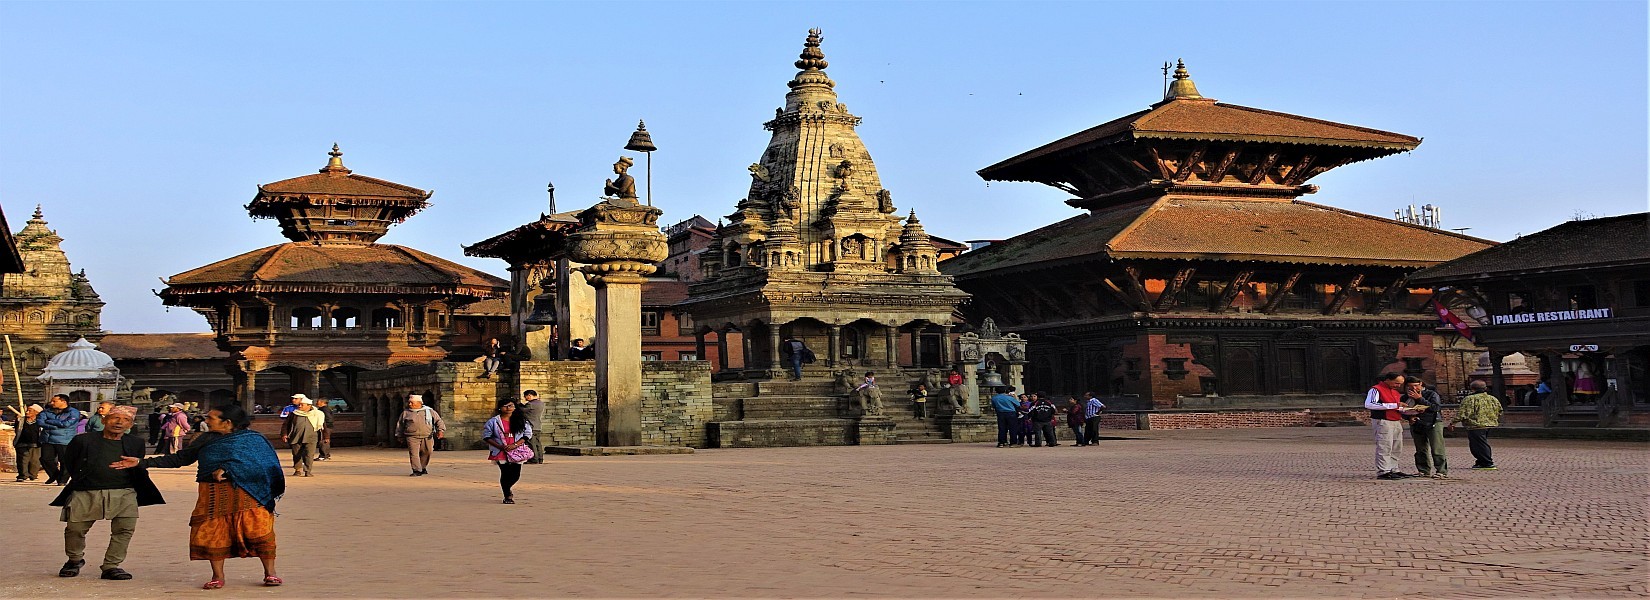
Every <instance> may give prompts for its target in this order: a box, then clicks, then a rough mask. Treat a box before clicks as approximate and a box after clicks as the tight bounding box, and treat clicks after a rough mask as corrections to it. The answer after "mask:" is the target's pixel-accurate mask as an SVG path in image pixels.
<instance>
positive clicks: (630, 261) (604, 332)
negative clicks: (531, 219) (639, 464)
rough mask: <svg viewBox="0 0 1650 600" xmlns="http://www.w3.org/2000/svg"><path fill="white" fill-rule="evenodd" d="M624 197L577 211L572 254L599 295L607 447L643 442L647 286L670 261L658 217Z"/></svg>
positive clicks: (599, 393) (599, 378) (602, 433)
mask: <svg viewBox="0 0 1650 600" xmlns="http://www.w3.org/2000/svg"><path fill="white" fill-rule="evenodd" d="M663 212H664V211H661V210H659V209H657V208H654V207H651V206H638V205H636V204H635V203H634V202H631V201H629V200H625V199H604V200H602V201H601V202H599V203H597V204H596V205H595V206H592V207H590V208H589V209H586V210H585V211H584V212H581V213H579V222H580V227H579V229H578V231H576V232H575V233H574V234H573V235H572V236H571V240H570V242H571V243H570V244H569V247H568V255H569V256H570V257H571V258H572V259H573V260H576V261H578V262H581V263H585V264H586V265H587V266H585V267H583V268H582V270H583V271H584V273H585V275H586V278H587V279H588V280H589V281H590V284H591V285H592V286H594V287H595V289H596V402H597V406H598V408H597V412H598V413H599V414H600V413H605V414H606V416H607V419H606V421H605V427H603V428H602V429H600V430H598V431H597V432H596V443H597V444H599V445H604V446H640V445H641V443H642V282H643V281H645V280H646V277H645V276H646V275H647V274H649V273H652V272H653V271H655V270H656V269H657V267H656V266H655V265H657V264H658V262H659V261H661V260H664V259H665V257H666V256H668V255H669V248H668V246H667V245H666V242H665V236H664V234H661V233H659V228H658V220H659V215H660V214H662V213H663Z"/></svg>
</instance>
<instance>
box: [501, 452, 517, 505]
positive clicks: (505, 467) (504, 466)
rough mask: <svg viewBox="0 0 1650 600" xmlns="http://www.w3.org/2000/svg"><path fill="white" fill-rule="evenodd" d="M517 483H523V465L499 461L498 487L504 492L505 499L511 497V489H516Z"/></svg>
mask: <svg viewBox="0 0 1650 600" xmlns="http://www.w3.org/2000/svg"><path fill="white" fill-rule="evenodd" d="M517 481H521V463H513V462H507V461H502V460H501V461H499V462H498V487H499V489H502V490H504V497H505V498H509V497H510V488H513V487H515V486H516V482H517Z"/></svg>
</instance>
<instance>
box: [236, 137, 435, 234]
mask: <svg viewBox="0 0 1650 600" xmlns="http://www.w3.org/2000/svg"><path fill="white" fill-rule="evenodd" d="M327 155H328V156H329V157H330V158H329V159H328V160H327V166H325V167H322V168H321V171H320V172H319V173H316V174H314V175H304V176H302V177H293V178H291V179H283V180H280V181H277V182H274V183H267V184H264V185H260V186H258V194H257V195H256V196H254V197H253V198H252V202H251V203H250V204H247V205H246V211H247V213H248V214H251V215H252V218H254V219H276V220H278V221H280V223H281V235H283V236H286V238H287V239H289V240H292V241H294V242H316V243H323V244H324V243H352V242H353V243H361V242H372V241H375V240H377V239H378V238H380V237H383V235H384V234H385V233H386V232H387V231H388V230H389V228H390V226H392V225H395V224H397V223H400V222H402V221H405V220H406V219H407V218H408V217H411V216H413V215H414V214H417V213H418V211H420V210H423V209H424V208H426V207H428V206H429V205H430V203H429V198H430V195H431V194H432V193H433V192H426V191H424V190H421V189H418V188H415V187H412V186H406V185H401V184H399V183H395V182H393V181H385V180H382V179H375V178H372V177H367V176H364V175H356V174H355V173H354V172H353V171H351V170H349V169H348V168H346V167H344V160H343V155H344V154H343V152H340V151H339V150H338V145H337V144H333V145H332V152H328V153H327Z"/></svg>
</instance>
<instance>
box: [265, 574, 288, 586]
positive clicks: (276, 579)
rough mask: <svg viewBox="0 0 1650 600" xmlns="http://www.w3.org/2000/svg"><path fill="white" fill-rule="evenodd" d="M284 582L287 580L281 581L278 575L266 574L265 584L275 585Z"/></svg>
mask: <svg viewBox="0 0 1650 600" xmlns="http://www.w3.org/2000/svg"><path fill="white" fill-rule="evenodd" d="M282 583H286V582H284V581H281V578H280V577H276V576H274V575H266V576H264V585H265V586H268V587H275V586H278V585H281V584H282Z"/></svg>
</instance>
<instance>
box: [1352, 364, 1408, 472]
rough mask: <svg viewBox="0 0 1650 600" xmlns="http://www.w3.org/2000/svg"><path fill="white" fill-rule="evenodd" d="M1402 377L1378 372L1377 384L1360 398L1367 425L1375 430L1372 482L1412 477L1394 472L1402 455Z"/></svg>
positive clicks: (1404, 407) (1403, 407)
mask: <svg viewBox="0 0 1650 600" xmlns="http://www.w3.org/2000/svg"><path fill="white" fill-rule="evenodd" d="M1403 387H1404V377H1403V376H1402V375H1399V374H1397V373H1391V372H1388V373H1382V374H1381V379H1380V382H1379V383H1376V384H1375V387H1372V388H1369V395H1368V396H1366V397H1364V408H1367V409H1369V425H1370V427H1371V428H1373V429H1374V430H1375V472H1376V473H1377V474H1376V475H1375V478H1376V479H1385V480H1394V479H1407V478H1410V477H1414V475H1410V474H1409V473H1405V472H1402V471H1399V470H1398V456H1399V455H1401V454H1403V453H1404V413H1403V412H1402V411H1403V410H1405V409H1407V408H1411V407H1406V406H1404V404H1403V394H1402V392H1400V391H1399V390H1400V389H1402V388H1403Z"/></svg>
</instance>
